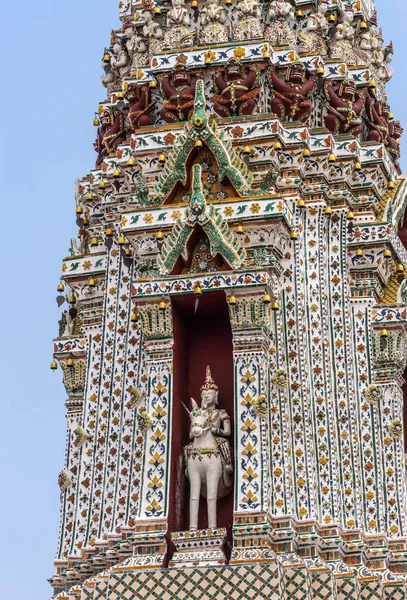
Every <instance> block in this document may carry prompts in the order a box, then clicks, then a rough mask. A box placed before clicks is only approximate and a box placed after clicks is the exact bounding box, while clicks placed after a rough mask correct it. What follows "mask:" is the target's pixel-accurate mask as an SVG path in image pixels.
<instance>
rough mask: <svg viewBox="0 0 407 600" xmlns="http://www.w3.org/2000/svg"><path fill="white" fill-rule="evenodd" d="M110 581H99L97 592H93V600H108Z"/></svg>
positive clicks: (96, 586)
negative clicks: (107, 593)
mask: <svg viewBox="0 0 407 600" xmlns="http://www.w3.org/2000/svg"><path fill="white" fill-rule="evenodd" d="M107 584H108V579H107V577H104V578H103V579H97V580H96V585H95V591H94V592H93V600H106V592H107Z"/></svg>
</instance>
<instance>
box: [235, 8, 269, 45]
mask: <svg viewBox="0 0 407 600" xmlns="http://www.w3.org/2000/svg"><path fill="white" fill-rule="evenodd" d="M236 19H237V23H236V25H235V26H234V27H233V38H234V39H235V40H252V39H255V38H261V37H263V26H262V22H261V6H260V3H259V2H258V0H239V2H238V3H237V5H236Z"/></svg>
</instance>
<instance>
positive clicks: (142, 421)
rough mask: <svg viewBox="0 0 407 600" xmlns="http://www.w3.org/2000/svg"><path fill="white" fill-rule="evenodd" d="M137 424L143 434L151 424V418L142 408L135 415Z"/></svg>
mask: <svg viewBox="0 0 407 600" xmlns="http://www.w3.org/2000/svg"><path fill="white" fill-rule="evenodd" d="M137 423H138V426H139V429H140V431H141V433H145V432H146V431H147V430H148V429H149V428H150V427H151V425H152V423H153V420H152V418H151V417H150V415H149V414H148V412H147V411H146V410H145V409H144V408H142V409H141V410H140V411H139V413H138V415H137Z"/></svg>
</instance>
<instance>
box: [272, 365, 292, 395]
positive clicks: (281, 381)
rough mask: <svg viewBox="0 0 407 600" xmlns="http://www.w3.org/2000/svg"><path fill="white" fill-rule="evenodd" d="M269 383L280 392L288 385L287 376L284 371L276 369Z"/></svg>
mask: <svg viewBox="0 0 407 600" xmlns="http://www.w3.org/2000/svg"><path fill="white" fill-rule="evenodd" d="M271 381H272V382H273V383H274V384H275V385H276V386H277V387H278V388H280V390H284V389H285V388H286V387H287V384H288V374H287V371H286V370H285V369H278V371H276V372H275V373H274V375H273V376H272V378H271Z"/></svg>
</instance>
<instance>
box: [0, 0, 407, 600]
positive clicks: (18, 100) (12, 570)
mask: <svg viewBox="0 0 407 600" xmlns="http://www.w3.org/2000/svg"><path fill="white" fill-rule="evenodd" d="M376 4H377V6H378V10H379V20H380V24H381V25H382V27H383V30H384V35H385V39H386V40H387V41H388V40H390V39H393V42H394V45H395V51H396V55H395V60H394V67H395V75H394V79H393V81H392V82H391V84H390V86H389V97H390V104H391V107H392V110H393V112H394V113H395V115H396V117H400V118H401V120H402V121H403V120H404V121H405V123H406V127H407V119H403V116H402V114H403V107H405V106H406V100H407V73H406V67H405V65H406V59H407V36H406V35H405V22H406V19H407V3H405V0H377V2H376ZM117 5H118V1H116V0H81V1H80V0H69V1H68V2H61V0H42V2H33V1H32V0H30V1H29V0H19V2H18V3H17V2H16V1H14V2H13V3H11V2H6V1H5V0H2V1H1V6H0V22H1V25H2V34H1V36H0V56H1V57H2V61H1V69H0V78H1V80H2V94H1V95H0V108H1V112H0V114H1V115H2V118H1V127H0V132H1V133H0V168H1V195H2V200H1V208H2V214H3V218H2V225H1V228H2V231H1V234H0V262H1V284H0V315H1V317H2V319H1V328H0V332H1V334H2V335H1V343H0V385H1V387H0V389H1V393H0V398H1V400H0V402H1V426H0V431H1V434H0V476H1V483H0V589H1V592H0V595H1V597H2V598H9V599H10V600H44V599H46V598H48V597H49V595H50V592H51V588H50V587H49V585H48V583H47V582H46V578H47V577H48V576H50V575H51V574H52V573H53V566H52V561H53V558H54V553H55V549H56V541H57V532H58V521H59V494H58V486H57V483H56V481H57V475H58V472H59V471H60V470H61V468H62V467H63V463H64V445H65V407H64V401H65V390H64V388H63V386H62V383H61V371H58V372H57V373H51V372H50V371H49V368H48V367H49V363H50V361H51V360H52V339H53V337H55V335H56V334H57V330H58V324H57V321H58V318H59V314H60V310H58V309H57V306H56V302H55V297H56V295H57V293H56V286H57V283H58V280H59V276H60V273H61V259H62V258H63V257H64V256H65V255H66V254H67V253H68V247H69V239H70V237H71V236H73V235H75V234H76V232H77V227H76V225H75V202H74V182H75V178H76V177H79V176H81V175H84V174H86V173H87V172H89V170H90V169H91V168H92V166H93V164H94V157H95V155H94V151H93V147H92V142H93V139H94V136H95V130H94V128H93V126H92V119H93V112H94V110H96V108H97V105H98V102H99V101H100V100H102V99H103V98H104V89H103V87H102V85H101V83H100V73H101V65H100V63H101V56H102V52H103V48H104V46H105V44H107V43H108V41H109V39H110V30H111V29H112V28H116V27H117V26H118V8H117ZM404 164H406V163H405V161H404Z"/></svg>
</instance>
